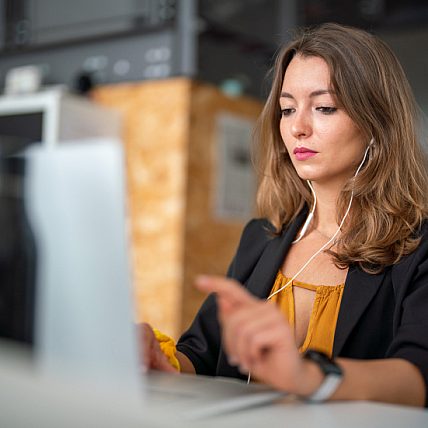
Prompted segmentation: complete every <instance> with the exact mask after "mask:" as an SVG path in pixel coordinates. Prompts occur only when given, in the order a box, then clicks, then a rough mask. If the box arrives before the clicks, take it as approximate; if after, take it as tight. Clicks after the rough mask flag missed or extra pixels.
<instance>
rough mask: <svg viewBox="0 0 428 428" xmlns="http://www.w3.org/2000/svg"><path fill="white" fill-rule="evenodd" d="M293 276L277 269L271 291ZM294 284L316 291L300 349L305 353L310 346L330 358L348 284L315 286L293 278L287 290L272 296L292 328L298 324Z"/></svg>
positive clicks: (272, 299) (277, 288)
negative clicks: (285, 274)
mask: <svg viewBox="0 0 428 428" xmlns="http://www.w3.org/2000/svg"><path fill="white" fill-rule="evenodd" d="M290 279H291V278H287V277H286V276H284V275H283V274H282V272H281V271H280V272H278V275H277V277H276V280H275V284H274V285H273V287H272V291H271V294H272V293H274V292H275V291H277V290H279V289H280V288H281V287H283V286H284V285H285V284H287V283H288V282H289V281H290ZM294 287H300V288H304V289H306V290H311V291H313V292H315V300H314V304H313V307H312V312H311V316H310V320H309V325H308V331H307V333H306V338H305V340H304V342H303V344H302V346H301V347H300V348H299V351H300V352H305V351H306V350H307V349H308V348H311V349H316V350H318V351H321V352H324V353H326V354H327V355H329V356H330V357H331V356H332V353H333V341H334V333H335V331H336V324H337V317H338V315H339V309H340V302H341V300H342V295H343V289H344V287H345V285H344V284H339V285H334V286H330V285H312V284H306V283H304V282H300V281H293V282H292V283H291V284H290V285H289V286H287V287H286V288H285V289H284V290H282V291H280V292H279V293H278V294H276V295H275V296H273V297H272V298H271V299H270V300H271V301H273V302H275V303H276V304H277V305H278V307H279V308H280V310H281V312H282V313H283V314H284V315H285V317H286V318H287V320H288V322H289V323H290V325H291V327H292V328H293V329H294V325H295V306H294V293H293V288H294Z"/></svg>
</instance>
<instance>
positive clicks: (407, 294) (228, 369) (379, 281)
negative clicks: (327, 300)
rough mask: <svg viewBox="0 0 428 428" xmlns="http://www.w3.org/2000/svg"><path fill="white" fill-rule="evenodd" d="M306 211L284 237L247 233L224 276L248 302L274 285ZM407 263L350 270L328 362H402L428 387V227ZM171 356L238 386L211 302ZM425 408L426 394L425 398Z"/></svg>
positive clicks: (264, 231)
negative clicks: (411, 366) (415, 370)
mask: <svg viewBox="0 0 428 428" xmlns="http://www.w3.org/2000/svg"><path fill="white" fill-rule="evenodd" d="M306 213H307V210H304V211H302V212H301V213H300V214H299V216H298V217H297V219H296V220H295V221H294V222H293V223H292V224H291V225H290V226H289V227H287V228H285V229H284V231H283V232H282V234H281V235H280V236H277V237H272V234H270V233H269V230H272V226H271V224H270V223H269V222H267V221H266V220H260V219H258V220H252V221H251V222H250V223H248V224H247V226H246V227H245V229H244V231H243V234H242V237H241V241H240V243H239V247H238V250H237V252H236V255H235V257H234V259H233V261H232V264H231V266H230V268H229V270H228V276H229V277H231V278H234V279H236V280H237V281H239V282H240V283H241V284H243V285H244V286H245V287H246V288H247V289H248V290H249V291H250V292H251V293H253V294H254V295H256V296H258V297H260V298H262V299H266V298H267V297H268V295H269V293H270V290H271V289H272V286H273V283H274V281H275V277H276V275H277V273H278V270H279V269H280V267H281V265H282V263H283V261H284V258H285V256H286V254H287V252H288V250H289V248H290V245H291V243H292V241H293V240H294V239H295V236H296V234H297V231H298V230H299V228H300V227H301V225H302V224H303V222H304V220H305V218H306ZM421 234H422V240H421V243H420V245H419V247H418V248H417V249H416V250H415V251H414V252H413V253H412V254H410V255H408V256H406V257H403V258H402V260H401V261H400V262H399V263H398V264H395V265H393V266H389V267H387V268H386V269H385V270H384V271H383V272H382V273H380V274H377V275H371V274H368V273H366V272H364V271H363V270H361V269H360V268H358V267H357V266H351V267H350V268H349V271H348V275H347V277H346V281H345V288H344V292H343V297H342V302H341V307H340V311H339V317H338V320H337V326H336V332H335V336H334V345H333V356H335V357H338V356H340V357H346V358H356V359H380V358H403V359H406V360H408V361H410V362H411V363H413V364H414V365H415V366H416V367H418V368H419V370H420V371H421V373H422V376H423V378H424V380H425V385H426V387H427V385H428V239H427V238H428V224H427V223H425V225H424V226H423V227H422V229H421ZM177 349H178V350H179V351H180V352H183V353H184V354H185V355H186V356H187V357H188V358H189V359H190V360H191V361H192V363H193V365H194V367H195V369H196V372H197V373H198V374H205V375H217V376H228V377H235V378H241V379H243V378H244V376H243V375H242V374H241V373H240V372H239V371H238V370H237V368H236V367H234V366H231V365H229V363H228V362H227V358H226V356H225V354H224V351H223V349H222V347H221V334H220V328H219V324H218V320H217V309H216V301H215V297H214V296H213V295H211V296H209V297H208V298H207V299H206V300H205V302H204V303H203V305H202V306H201V308H200V310H199V312H198V314H197V315H196V317H195V319H194V321H193V323H192V325H191V326H190V328H189V329H188V330H187V331H186V332H185V333H184V334H183V335H182V336H181V338H180V340H179V342H178V343H177ZM426 397H427V399H426V404H425V405H426V406H427V407H428V393H426Z"/></svg>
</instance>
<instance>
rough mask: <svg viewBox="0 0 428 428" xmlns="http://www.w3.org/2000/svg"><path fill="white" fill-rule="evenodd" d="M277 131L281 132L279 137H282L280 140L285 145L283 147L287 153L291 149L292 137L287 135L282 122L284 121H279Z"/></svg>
mask: <svg viewBox="0 0 428 428" xmlns="http://www.w3.org/2000/svg"><path fill="white" fill-rule="evenodd" d="M279 132H280V134H281V138H282V142H283V143H284V145H285V148H286V149H287V151H288V153H290V150H291V144H292V141H293V140H292V138H291V136H290V135H289V133H288V132H287V128H286V126H285V124H284V121H282V120H281V121H280V123H279Z"/></svg>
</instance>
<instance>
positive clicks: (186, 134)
mask: <svg viewBox="0 0 428 428" xmlns="http://www.w3.org/2000/svg"><path fill="white" fill-rule="evenodd" d="M92 97H93V99H94V100H95V101H97V102H99V103H101V104H103V105H105V106H109V107H113V108H115V109H117V110H119V111H120V112H121V113H122V116H123V141H124V144H125V152H126V162H127V174H128V175H127V181H128V193H129V214H130V229H131V235H132V236H131V238H132V239H131V242H132V249H131V251H132V261H133V273H134V284H135V296H136V309H137V313H136V319H137V321H142V320H146V321H148V322H150V323H151V324H152V325H154V326H156V327H157V328H159V329H160V330H162V331H164V332H165V333H167V334H169V335H171V336H173V337H175V338H177V337H178V336H179V334H180V333H181V332H182V330H183V329H184V328H185V327H187V326H188V324H189V322H190V321H191V320H192V318H193V317H194V314H195V312H196V310H197V308H198V307H199V306H200V304H201V302H202V300H203V298H204V296H202V295H201V294H200V293H199V292H197V290H195V289H194V288H193V286H192V283H193V279H194V276H195V275H197V274H199V273H216V274H222V273H225V271H226V269H227V266H228V264H229V262H230V260H231V258H232V256H233V253H234V250H235V248H236V245H237V243H238V240H239V236H240V233H241V230H242V227H243V225H244V221H243V220H240V221H225V220H222V219H218V218H216V216H215V214H214V207H213V204H214V191H215V189H214V187H215V182H216V181H215V176H216V174H217V173H218V164H217V162H218V159H217V155H216V153H217V151H216V144H217V137H218V136H217V131H216V129H217V128H216V119H217V117H218V115H219V114H222V113H224V112H228V113H230V114H236V115H238V116H240V117H243V118H247V119H250V120H254V121H255V119H256V117H257V116H258V114H259V113H260V110H261V106H260V103H259V102H258V101H255V100H252V99H249V98H229V97H227V96H225V95H223V94H222V93H221V92H220V91H219V90H218V89H216V88H215V87H213V86H211V85H207V84H202V83H196V82H193V81H191V80H189V79H187V78H177V79H169V80H162V81H149V82H142V83H129V84H117V85H108V86H103V87H100V88H97V89H96V90H95V91H94V92H93V93H92ZM248 143H249V144H250V141H249V142H248Z"/></svg>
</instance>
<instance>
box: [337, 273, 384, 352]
mask: <svg viewBox="0 0 428 428" xmlns="http://www.w3.org/2000/svg"><path fill="white" fill-rule="evenodd" d="M384 277H385V273H384V272H382V273H380V274H377V275H373V274H368V273H366V272H364V271H363V270H361V269H359V268H357V267H356V266H353V267H350V268H349V271H348V275H347V277H346V282H345V288H344V290H343V296H342V302H341V305H340V310H339V316H338V319H337V326H336V332H335V336H334V345H333V356H337V355H339V354H340V352H341V351H342V349H343V346H344V345H345V342H346V339H347V338H348V336H349V335H350V333H351V331H352V329H353V328H354V327H355V325H356V324H357V322H358V320H359V319H360V317H361V315H362V314H363V312H364V310H365V309H366V307H367V306H368V305H369V303H370V302H371V300H372V299H373V297H374V296H375V294H376V293H377V291H378V290H379V287H380V286H381V284H382V281H383V279H384Z"/></svg>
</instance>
